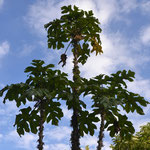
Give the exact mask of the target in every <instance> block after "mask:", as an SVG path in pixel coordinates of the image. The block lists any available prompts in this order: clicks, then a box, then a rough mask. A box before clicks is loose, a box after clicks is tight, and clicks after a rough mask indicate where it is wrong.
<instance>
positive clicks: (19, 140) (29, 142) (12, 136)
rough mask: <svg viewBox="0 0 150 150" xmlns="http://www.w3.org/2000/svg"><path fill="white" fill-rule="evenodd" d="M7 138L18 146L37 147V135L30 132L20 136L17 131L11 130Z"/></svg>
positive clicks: (25, 147) (30, 149) (28, 149)
mask: <svg viewBox="0 0 150 150" xmlns="http://www.w3.org/2000/svg"><path fill="white" fill-rule="evenodd" d="M6 140H8V141H11V142H13V143H15V144H16V147H18V148H23V149H26V150H32V149H33V147H36V144H37V143H36V136H33V135H32V134H30V133H26V134H25V135H24V136H22V137H20V136H19V135H18V134H17V132H16V131H11V132H10V133H9V134H8V135H7V136H6Z"/></svg>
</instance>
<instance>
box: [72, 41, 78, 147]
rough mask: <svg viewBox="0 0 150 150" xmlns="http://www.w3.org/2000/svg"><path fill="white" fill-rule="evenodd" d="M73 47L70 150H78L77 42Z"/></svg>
mask: <svg viewBox="0 0 150 150" xmlns="http://www.w3.org/2000/svg"><path fill="white" fill-rule="evenodd" d="M73 46H74V51H73V55H74V59H73V64H74V68H73V81H74V87H73V89H72V90H73V98H74V105H73V115H72V118H71V126H72V128H73V131H72V133H71V139H70V140H71V144H72V147H71V149H72V150H80V141H79V139H80V133H79V123H78V108H77V107H76V106H77V103H78V101H79V94H78V88H79V86H78V81H79V80H80V71H79V67H78V59H77V58H78V54H77V41H74V43H73Z"/></svg>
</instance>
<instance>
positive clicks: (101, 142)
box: [97, 111, 105, 150]
mask: <svg viewBox="0 0 150 150" xmlns="http://www.w3.org/2000/svg"><path fill="white" fill-rule="evenodd" d="M104 121H105V113H104V112H103V111H102V113H101V125H100V131H99V136H98V142H97V143H98V146H97V150H101V149H102V147H103V146H104V145H103V138H104V125H105V124H104Z"/></svg>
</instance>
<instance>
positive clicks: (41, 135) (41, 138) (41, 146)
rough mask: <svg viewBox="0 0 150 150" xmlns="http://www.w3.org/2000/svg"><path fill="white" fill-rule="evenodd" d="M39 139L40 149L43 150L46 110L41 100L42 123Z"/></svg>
mask: <svg viewBox="0 0 150 150" xmlns="http://www.w3.org/2000/svg"><path fill="white" fill-rule="evenodd" d="M39 126H40V127H39V134H38V135H39V139H38V143H39V144H38V146H37V148H38V150H43V145H44V142H43V137H44V135H43V130H44V110H43V102H42V101H41V103H40V124H39Z"/></svg>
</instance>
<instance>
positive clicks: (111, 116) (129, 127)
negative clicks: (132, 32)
mask: <svg viewBox="0 0 150 150" xmlns="http://www.w3.org/2000/svg"><path fill="white" fill-rule="evenodd" d="M134 74H135V73H134V72H132V71H130V70H129V71H128V72H127V71H126V70H123V71H118V72H117V73H115V74H111V76H108V75H104V74H100V75H98V76H96V77H94V78H91V79H89V80H87V79H84V78H83V79H82V80H83V81H84V82H83V88H82V90H83V93H84V96H86V95H89V94H91V95H92V97H91V99H92V100H93V105H92V108H93V109H92V110H93V112H92V113H93V114H95V115H100V118H101V124H100V130H99V137H98V146H97V150H101V149H102V147H103V137H104V129H106V128H107V130H108V131H109V132H110V136H111V137H114V136H115V135H116V134H119V135H120V137H121V138H122V139H123V138H124V139H128V140H129V139H131V137H132V135H133V134H134V132H135V130H134V127H133V124H132V122H131V121H128V117H127V116H126V115H122V114H121V113H120V108H121V107H122V109H123V110H124V111H125V112H126V113H129V112H132V113H133V112H134V111H136V112H137V113H138V114H140V115H144V112H143V109H142V107H145V106H147V104H149V102H148V101H146V100H145V99H144V97H142V96H140V95H139V94H136V93H132V92H130V91H128V90H127V84H126V82H127V81H128V82H132V81H133V80H134ZM119 106H120V107H119Z"/></svg>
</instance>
